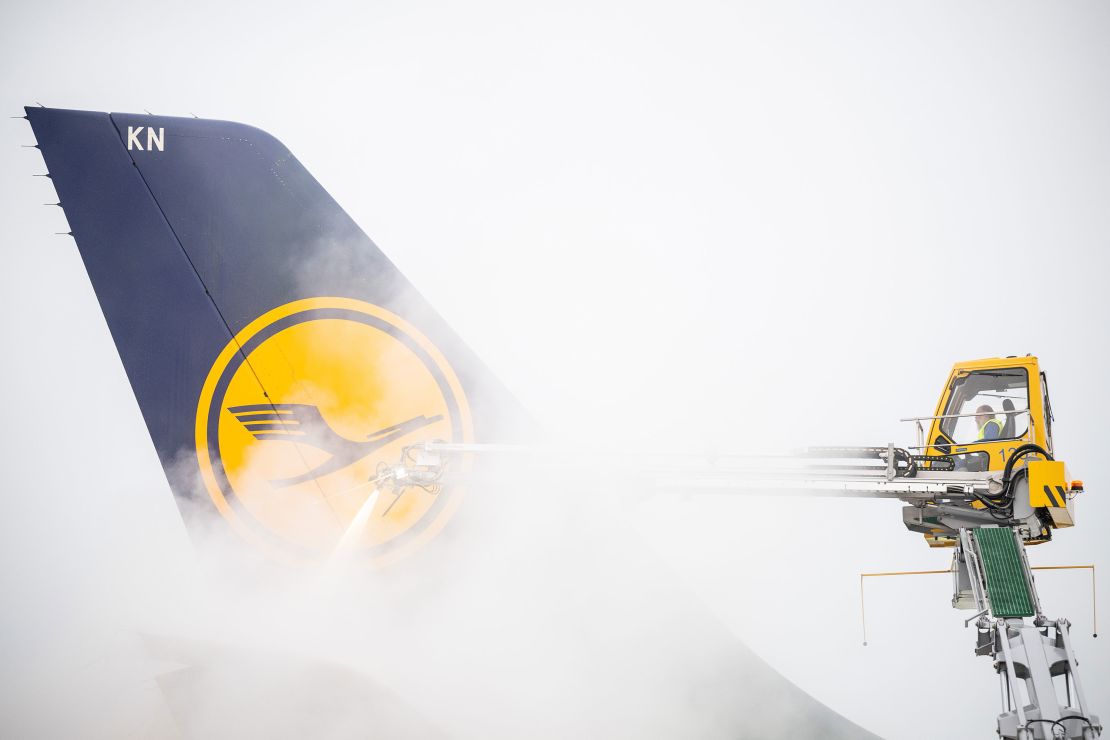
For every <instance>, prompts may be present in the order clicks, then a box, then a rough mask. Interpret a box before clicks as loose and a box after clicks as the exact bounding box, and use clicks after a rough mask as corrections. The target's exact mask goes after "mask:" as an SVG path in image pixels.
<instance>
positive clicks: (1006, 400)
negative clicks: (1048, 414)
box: [940, 367, 1029, 444]
mask: <svg viewBox="0 0 1110 740" xmlns="http://www.w3.org/2000/svg"><path fill="white" fill-rule="evenodd" d="M1028 410H1029V374H1028V373H1027V372H1026V371H1025V369H1024V368H1020V367H1016V368H1006V369H1004V370H978V371H975V372H971V373H968V374H966V375H961V376H960V377H958V378H956V380H955V381H954V382H953V383H952V395H951V397H949V399H948V406H947V408H945V410H944V415H945V416H949V417H951V416H954V415H959V418H947V419H942V420H941V423H940V430H941V432H943V433H944V434H945V435H946V436H947V437H948V438H949V439H951V440H952V441H953V442H955V443H956V444H972V443H975V442H984V441H990V440H994V439H1014V438H1016V437H1021V436H1023V435H1024V434H1025V433H1026V432H1027V431H1028V430H1029V414H1028V413H1021V412H1023V411H1028Z"/></svg>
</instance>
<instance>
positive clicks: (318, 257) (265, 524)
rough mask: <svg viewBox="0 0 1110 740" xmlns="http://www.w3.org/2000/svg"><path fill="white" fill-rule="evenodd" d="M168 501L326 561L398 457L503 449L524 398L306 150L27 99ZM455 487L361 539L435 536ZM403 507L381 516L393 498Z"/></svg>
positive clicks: (172, 121) (419, 497)
mask: <svg viewBox="0 0 1110 740" xmlns="http://www.w3.org/2000/svg"><path fill="white" fill-rule="evenodd" d="M27 116H28V118H29V119H30V122H31V125H32V127H33V128H34V131H35V135H36V137H37V139H38V144H39V146H40V148H41V150H42V153H43V156H44V157H45V159H46V164H47V167H48V169H49V172H50V175H51V177H52V178H53V181H54V185H55V187H56V189H57V191H58V196H59V198H60V200H61V204H62V207H63V208H64V210H65V213H66V216H67V217H68V219H69V224H70V228H71V230H72V233H73V236H74V238H75V240H76V242H77V246H78V248H79V249H80V252H81V258H82V259H83V260H84V263H85V267H86V269H87V270H88V273H89V278H90V279H91V280H92V284H93V287H94V289H95V290H96V295H97V298H98V300H99V301H100V305H101V308H102V309H103V311H104V316H105V318H106V319H107V321H108V325H109V327H110V329H111V332H112V336H113V338H114V340H115V343H116V348H117V349H118V350H119V354H120V357H121V358H122V360H123V364H124V367H125V368H126V370H127V376H128V378H129V379H130V381H131V386H132V388H133V389H134V391H135V396H136V398H137V399H138V402H139V406H140V407H141V409H142V413H143V416H144V418H145V420H146V424H147V427H148V429H149V430H150V435H151V438H152V439H153V440H154V444H155V447H156V448H157V450H158V454H159V456H160V457H161V460H162V463H163V466H164V467H165V469H166V472H167V475H168V477H169V479H170V485H171V487H172V488H173V489H174V492H175V493H176V494H177V495H178V496H179V497H183V498H189V497H193V498H198V497H199V499H200V500H202V501H210V502H211V503H212V505H213V506H214V507H215V508H216V509H217V510H218V511H219V512H220V513H221V514H222V515H223V517H224V518H225V519H227V521H228V522H230V523H231V524H232V525H233V526H234V527H235V528H236V529H237V530H238V531H239V532H241V533H242V534H244V536H247V537H248V538H250V539H251V540H253V541H258V542H266V543H271V544H277V545H280V546H281V547H282V548H283V549H286V550H289V549H292V550H293V551H297V552H302V553H305V554H312V553H318V552H326V551H327V550H328V549H329V548H330V547H331V546H332V545H333V544H334V543H335V541H336V540H337V538H338V536H339V533H341V532H343V531H344V530H345V528H346V527H347V526H348V525H349V523H350V522H351V520H352V519H353V517H354V516H355V513H356V512H357V511H358V509H359V508H360V506H361V505H362V503H363V502H364V501H366V499H367V496H368V495H369V494H370V487H368V486H367V485H366V481H367V480H369V479H371V478H373V477H374V475H375V470H376V468H377V466H379V465H380V464H382V463H383V462H389V463H393V462H397V460H398V459H399V456H400V451H401V448H403V447H404V446H406V445H409V444H412V443H414V442H420V441H424V440H431V439H442V440H448V441H469V440H477V441H493V440H500V439H505V438H506V437H509V436H511V435H513V434H515V433H516V432H517V431H518V430H519V429H521V428H523V427H525V426H526V425H527V421H526V417H525V415H524V414H523V413H522V412H521V410H520V409H519V407H518V405H517V403H516V402H515V400H514V399H513V398H512V397H511V396H510V395H509V394H508V393H507V392H506V391H505V390H504V388H503V387H502V386H501V385H500V384H499V383H498V382H497V381H496V380H495V379H494V378H493V377H492V376H491V374H490V373H489V371H488V370H487V369H486V368H485V367H484V366H483V365H482V363H481V362H480V361H479V360H478V359H477V358H476V357H475V356H474V355H473V353H471V352H470V351H469V350H468V349H467V348H466V347H465V346H464V344H463V343H462V342H461V341H460V340H459V338H458V337H457V336H456V335H455V333H454V332H453V331H452V330H451V329H450V328H449V327H448V326H447V324H446V323H445V322H444V321H443V319H442V318H440V317H439V316H438V315H437V314H436V313H435V311H434V310H432V308H431V307H430V306H429V305H428V303H427V302H426V301H425V300H424V299H423V298H422V297H421V296H420V295H419V294H418V293H417V291H416V290H415V289H414V288H413V286H412V285H411V284H410V283H409V282H408V281H407V280H406V279H405V278H404V277H403V276H402V275H401V274H400V272H399V271H398V270H397V268H396V267H395V266H394V265H393V264H392V263H391V262H390V261H389V260H388V259H387V258H386V257H385V255H383V254H382V252H381V251H380V250H379V249H378V248H377V247H376V246H375V245H374V243H373V242H371V241H370V239H369V238H368V237H367V236H366V235H365V234H364V233H363V232H362V230H361V229H359V227H358V226H357V225H356V224H355V223H354V222H353V221H352V220H351V219H350V217H348V216H347V214H346V213H345V212H344V211H343V209H342V208H340V207H339V205H338V204H337V203H336V202H335V201H334V200H333V199H332V198H331V196H329V195H328V193H327V192H326V191H325V190H324V189H323V188H322V187H321V186H320V184H319V183H317V182H316V180H315V179H314V178H313V177H312V175H310V174H309V173H308V172H307V171H306V170H305V168H304V167H303V166H301V164H300V162H298V161H297V160H296V158H295V157H294V156H293V155H292V154H290V153H289V151H288V150H287V149H286V148H285V147H284V146H282V144H281V143H280V142H279V141H277V140H276V139H274V138H273V137H272V136H270V135H269V134H266V133H265V132H263V131H260V130H258V129H255V128H251V127H249V126H244V125H241V124H236V123H228V122H224V121H208V120H200V119H190V118H165V117H159V116H149V115H126V114H118V113H111V114H109V113H93V112H84V111H69V110H56V109H49V108H28V109H27ZM458 498H459V497H458V491H453V490H450V489H444V490H442V491H440V492H438V493H432V492H430V491H422V490H416V491H412V492H410V493H406V494H405V496H404V497H403V498H402V499H401V500H398V501H397V502H393V501H385V500H383V501H380V502H378V504H377V506H376V508H375V513H376V514H378V516H376V517H373V518H372V521H373V522H374V523H373V525H372V526H370V527H368V528H367V529H366V531H365V533H364V535H363V537H362V541H361V546H362V548H363V549H364V550H365V551H366V552H367V554H368V556H369V557H371V558H373V559H382V558H392V557H395V556H396V555H397V554H399V553H401V552H403V551H405V550H407V549H410V548H411V547H412V546H414V545H416V544H418V543H419V542H421V541H423V540H425V539H427V538H428V537H430V536H431V535H432V534H434V533H435V531H437V530H438V529H439V528H440V527H442V526H443V524H444V522H445V521H446V519H447V517H448V516H449V515H450V514H451V512H452V511H453V510H454V508H455V506H457V505H458ZM390 504H393V506H392V507H391V508H389V509H388V511H386V507H388V506H389V505H390Z"/></svg>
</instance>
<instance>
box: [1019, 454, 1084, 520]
mask: <svg viewBox="0 0 1110 740" xmlns="http://www.w3.org/2000/svg"><path fill="white" fill-rule="evenodd" d="M1029 503H1030V504H1031V505H1032V506H1033V508H1035V509H1039V508H1042V507H1043V508H1046V509H1047V510H1048V513H1049V515H1050V516H1051V517H1052V522H1053V524H1055V525H1056V526H1057V527H1070V526H1072V525H1074V524H1075V519H1074V517H1073V516H1072V508H1071V500H1070V492H1069V490H1068V476H1067V470H1066V469H1065V468H1064V463H1062V462H1057V461H1052V460H1033V461H1032V462H1030V463H1029Z"/></svg>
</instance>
